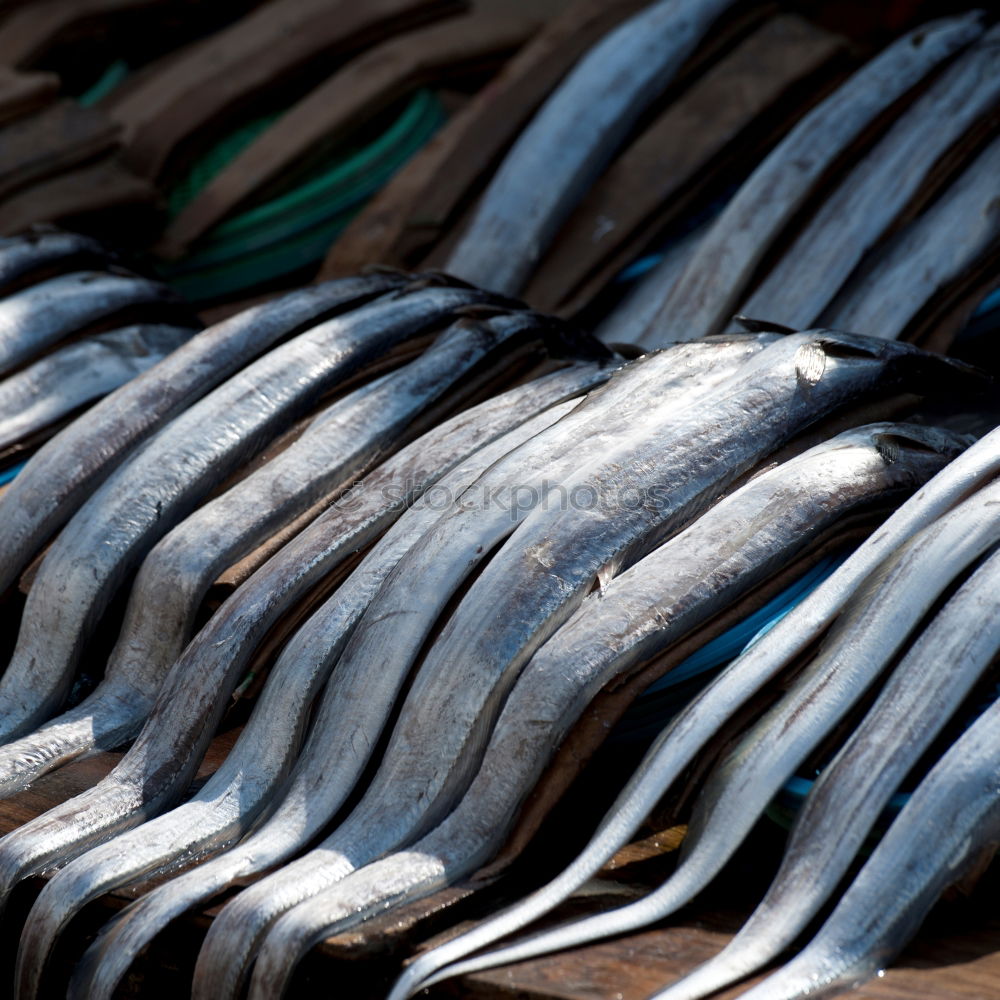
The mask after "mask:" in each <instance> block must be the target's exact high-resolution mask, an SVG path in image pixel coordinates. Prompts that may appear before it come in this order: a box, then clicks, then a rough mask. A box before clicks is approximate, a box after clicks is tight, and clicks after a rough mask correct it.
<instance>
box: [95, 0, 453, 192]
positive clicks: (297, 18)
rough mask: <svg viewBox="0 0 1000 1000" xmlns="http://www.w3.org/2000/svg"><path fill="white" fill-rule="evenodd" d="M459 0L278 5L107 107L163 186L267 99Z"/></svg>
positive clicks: (146, 170)
mask: <svg viewBox="0 0 1000 1000" xmlns="http://www.w3.org/2000/svg"><path fill="white" fill-rule="evenodd" d="M460 6H461V4H460V3H458V2H457V0H367V2H366V3H363V4H360V3H355V2H352V0H340V2H339V3H331V2H330V0H273V2H271V3H267V4H265V5H264V6H263V7H261V8H259V9H258V10H255V11H253V12H252V13H251V14H249V15H248V16H247V17H244V18H243V19H241V20H240V21H238V22H237V23H236V24H235V25H233V26H232V27H230V28H226V29H224V30H222V31H220V32H217V33H216V34H215V35H212V36H210V37H209V38H207V39H204V40H203V41H200V42H196V43H194V44H192V45H190V46H188V47H187V48H186V49H184V50H183V51H182V52H180V53H176V54H174V55H171V56H167V57H166V58H165V59H164V60H163V67H162V70H161V71H160V72H150V73H148V74H147V76H146V78H145V80H144V82H143V84H142V85H141V86H135V87H131V88H128V89H127V90H126V91H123V93H122V94H121V95H120V97H117V98H116V96H115V95H114V94H112V95H111V97H110V99H109V100H108V101H107V102H106V103H105V107H106V108H107V110H108V111H109V112H110V114H111V115H112V116H113V117H114V118H115V119H116V120H117V121H119V122H121V124H122V125H123V126H124V127H125V135H126V144H127V147H128V158H129V163H130V165H131V166H132V167H133V168H134V169H136V170H137V171H138V172H139V173H140V174H142V175H144V176H148V177H159V176H160V175H161V174H162V173H163V170H164V168H165V166H166V165H167V161H168V159H169V158H170V157H171V156H172V155H174V152H175V147H177V146H179V145H180V144H181V143H184V142H185V141H186V140H188V139H190V138H191V137H192V136H193V135H194V134H195V133H197V132H199V131H201V130H204V129H208V128H211V127H217V126H220V125H222V124H223V123H224V122H225V120H226V119H227V118H228V117H229V116H231V115H233V114H237V113H239V112H240V111H241V110H242V109H244V108H247V107H252V106H253V104H254V102H255V101H258V100H259V99H260V98H261V96H262V95H264V94H272V95H273V94H274V92H275V91H276V90H277V89H278V88H280V87H282V86H286V85H290V84H292V83H294V82H298V83H299V84H301V82H302V81H303V80H308V79H309V77H310V76H311V77H312V78H313V79H315V77H316V75H317V74H320V73H321V71H322V70H323V69H324V67H327V66H329V65H330V60H332V59H339V58H343V57H344V56H347V55H349V54H350V53H352V52H357V51H359V50H361V49H363V48H365V47H366V46H367V45H370V44H371V43H372V42H373V41H375V40H376V39H382V38H385V37H387V36H389V35H391V34H394V33H395V32H397V31H401V30H403V29H405V28H408V27H412V26H414V25H415V24H419V23H422V22H424V21H427V20H430V19H432V18H435V17H439V16H442V15H444V14H447V13H451V12H454V11H455V10H456V9H458V8H460Z"/></svg>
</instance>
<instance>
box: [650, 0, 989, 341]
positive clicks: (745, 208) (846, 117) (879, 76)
mask: <svg viewBox="0 0 1000 1000" xmlns="http://www.w3.org/2000/svg"><path fill="white" fill-rule="evenodd" d="M981 33H982V27H981V13H979V12H974V13H971V14H966V15H963V16H962V17H957V18H949V19H947V20H941V21H936V22H933V23H931V24H927V25H923V26H921V27H920V28H918V29H916V30H915V31H911V32H910V33H909V34H907V35H904V36H903V37H902V38H900V39H899V40H898V41H896V42H894V43H893V44H892V45H890V46H889V47H888V48H887V49H886V50H885V51H884V52H882V53H880V54H879V55H878V56H876V57H875V58H874V59H872V60H871V61H870V62H868V63H867V64H866V65H865V66H863V67H862V68H861V69H859V70H858V71H857V72H856V73H854V75H853V76H852V77H851V78H850V79H849V80H848V81H847V82H846V83H845V84H843V85H842V86H841V87H840V88H839V89H838V90H836V91H835V92H834V93H833V94H831V95H830V96H829V97H828V98H827V99H826V100H825V101H823V102H822V103H821V104H819V105H818V106H817V107H815V108H813V110H812V111H810V112H809V113H808V114H807V115H805V117H803V118H802V120H801V121H800V122H799V123H798V124H797V125H796V126H795V127H794V128H793V129H792V130H791V131H790V132H789V133H788V135H786V136H785V138H784V139H783V140H782V141H781V142H779V143H778V145H777V146H775V147H774V149H773V150H772V151H771V152H770V153H769V154H768V155H767V156H766V157H765V158H764V160H763V161H762V162H761V164H760V165H759V166H758V167H757V169H756V170H755V171H754V172H753V173H752V174H751V175H750V178H749V179H748V180H747V181H746V182H745V183H744V184H743V186H742V187H741V188H740V189H739V191H738V192H737V193H736V195H735V196H734V197H733V199H732V200H731V201H730V202H729V204H728V205H726V207H725V208H724V209H723V210H722V213H721V214H720V215H719V217H718V219H716V221H715V223H714V224H713V225H712V227H711V229H710V230H709V231H708V233H707V234H706V235H705V238H704V239H703V240H701V241H700V242H699V243H698V247H697V249H696V251H695V252H694V254H693V255H692V256H691V259H690V260H689V262H688V264H687V267H686V268H685V269H684V271H683V272H682V273H681V276H680V277H679V278H678V279H677V281H676V283H675V284H674V285H673V286H672V287H671V288H670V290H669V291H667V292H666V294H665V296H664V300H663V304H662V306H661V308H660V311H659V314H658V315H657V317H656V318H655V319H654V320H653V322H652V323H651V324H650V327H651V330H650V336H654V337H655V336H657V335H659V336H661V337H667V338H670V339H677V340H686V339H689V338H694V337H701V336H704V335H705V334H709V333H716V332H718V331H719V330H720V329H722V327H723V326H724V324H725V323H727V322H728V321H729V317H730V316H731V315H732V314H733V313H734V312H735V311H736V308H737V306H738V305H739V302H740V299H741V298H742V296H743V295H744V293H745V291H746V286H747V283H748V282H749V280H750V278H751V276H752V274H753V272H754V269H755V268H756V267H757V265H758V264H759V263H760V262H761V260H762V259H763V257H764V255H765V254H766V253H767V250H768V248H769V247H770V246H772V245H773V244H774V242H775V240H776V239H777V238H778V236H779V235H780V234H781V232H782V231H783V230H784V229H785V227H786V226H787V225H788V224H789V222H790V221H791V220H792V218H793V217H794V216H795V214H796V213H797V212H798V211H799V210H800V209H801V208H802V206H803V205H804V204H805V203H806V200H807V199H808V198H809V196H810V195H811V194H812V193H813V192H814V191H815V188H816V185H817V184H818V183H820V182H821V181H822V180H823V179H824V177H825V176H826V175H827V174H828V173H829V172H830V171H831V170H832V169H833V168H834V167H835V166H836V164H837V163H838V161H839V160H840V159H841V158H842V157H843V154H844V151H845V149H847V148H848V147H850V146H851V145H852V144H853V143H855V142H857V141H858V139H859V137H860V136H861V135H863V134H864V132H865V131H866V130H867V129H869V128H870V127H871V126H872V122H873V121H875V120H877V119H878V117H879V116H880V115H883V114H885V112H886V111H888V109H889V108H891V107H892V105H893V104H895V103H896V102H897V101H898V100H899V99H900V98H902V97H903V96H904V95H905V94H906V93H907V92H908V91H910V90H911V89H912V88H913V87H915V86H917V85H918V84H919V83H920V82H921V81H922V80H923V79H925V78H926V77H927V76H928V74H930V73H932V72H933V71H934V70H935V69H936V68H937V67H938V66H939V65H940V64H941V62H942V61H944V60H945V59H947V58H948V57H949V56H951V55H953V54H954V53H955V52H956V51H957V50H958V49H961V48H962V47H964V46H966V45H968V44H969V43H970V42H972V41H974V40H975V39H976V38H977V37H978V36H979V35H980V34H981ZM846 329H853V327H846ZM643 336H645V335H643ZM639 339H640V342H641V341H642V339H643V337H640V338H639ZM654 342H655V341H654Z"/></svg>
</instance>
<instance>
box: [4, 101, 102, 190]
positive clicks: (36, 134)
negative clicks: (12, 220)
mask: <svg viewBox="0 0 1000 1000" xmlns="http://www.w3.org/2000/svg"><path fill="white" fill-rule="evenodd" d="M118 132H119V129H118V126H117V125H115V123H114V122H112V121H111V120H110V119H109V118H108V117H107V115H105V114H102V113H101V112H100V111H98V110H96V109H94V108H82V107H80V105H78V104H76V103H74V102H73V101H67V100H63V101H57V102H56V103H54V104H52V105H50V106H49V107H47V108H45V109H44V110H42V111H40V112H38V113H37V114H34V115H29V116H27V117H24V118H18V119H16V120H15V121H12V122H10V123H9V124H7V125H4V126H3V127H2V128H0V198H6V197H8V196H9V195H11V194H12V193H13V192H15V191H17V190H18V189H19V188H24V187H27V186H28V185H29V184H32V183H35V182H36V181H39V180H43V179H44V178H46V177H51V176H52V175H53V174H58V173H61V172H62V171H65V170H68V169H70V168H71V167H74V166H76V165H77V164H80V163H84V162H86V161H87V160H90V159H93V158H94V157H97V156H99V155H100V154H102V153H106V152H108V151H109V150H111V149H113V148H114V146H115V144H116V142H117V140H118Z"/></svg>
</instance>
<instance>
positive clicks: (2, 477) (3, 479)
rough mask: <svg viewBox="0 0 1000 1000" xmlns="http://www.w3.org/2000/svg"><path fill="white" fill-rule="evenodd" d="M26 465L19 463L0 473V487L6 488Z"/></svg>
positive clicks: (25, 463)
mask: <svg viewBox="0 0 1000 1000" xmlns="http://www.w3.org/2000/svg"><path fill="white" fill-rule="evenodd" d="M27 464H28V463H27V462H20V463H18V464H17V465H12V466H11V467H10V468H9V469H6V470H4V471H3V472H0V486H6V485H7V484H8V483H9V482H10V481H11V480H12V479H14V477H15V476H17V474H18V473H19V472H20V471H21V470H22V469H23V468H24V467H25V466H26V465H27Z"/></svg>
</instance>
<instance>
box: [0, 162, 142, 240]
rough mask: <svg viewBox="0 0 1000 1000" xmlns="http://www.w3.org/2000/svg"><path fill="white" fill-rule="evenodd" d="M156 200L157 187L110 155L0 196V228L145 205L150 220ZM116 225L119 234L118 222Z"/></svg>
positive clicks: (8, 230)
mask: <svg viewBox="0 0 1000 1000" xmlns="http://www.w3.org/2000/svg"><path fill="white" fill-rule="evenodd" d="M158 200H159V194H158V192H157V191H156V188H154V187H153V186H152V185H151V184H150V183H149V182H148V181H146V180H143V179H142V178H140V177H136V176H135V174H133V173H132V172H131V171H129V170H128V169H127V168H126V167H125V165H124V164H123V163H122V162H121V161H120V160H119V159H118V157H117V156H114V155H112V156H108V157H104V158H103V159H101V160H98V161H97V162H96V163H91V164H88V165H86V166H83V167H80V168H79V169H77V170H72V171H69V172H68V173H63V174H58V175H57V176H55V177H49V178H47V179H45V180H42V181H39V182H38V183H37V184H34V185H32V186H31V187H28V188H22V189H21V190H20V191H18V192H16V193H15V194H14V195H12V196H11V197H9V198H6V199H4V200H3V201H0V233H3V234H5V235H8V236H9V235H13V234H15V233H21V232H24V231H25V230H26V229H29V228H30V227H31V226H33V225H35V224H36V223H41V222H62V223H65V222H68V221H69V220H74V221H78V222H79V221H84V217H88V216H95V215H99V214H103V213H107V212H112V211H118V210H119V209H124V208H129V209H132V208H143V209H146V210H148V211H146V212H144V213H142V216H141V218H143V219H145V221H146V222H149V221H151V220H152V218H153V211H154V206H156V204H157V203H158ZM134 221H139V220H138V219H136V220H134ZM92 222H93V220H91V223H92ZM116 230H117V231H118V232H119V235H121V232H120V227H116Z"/></svg>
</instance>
